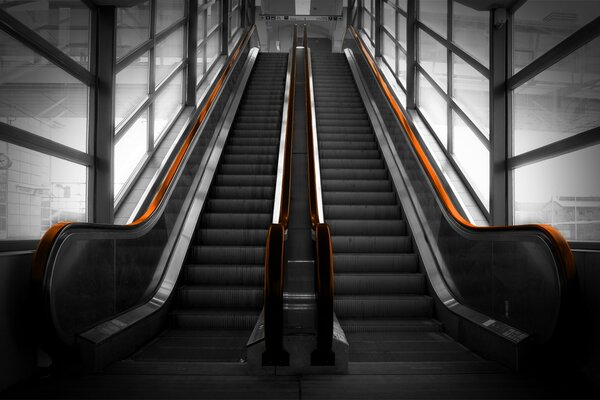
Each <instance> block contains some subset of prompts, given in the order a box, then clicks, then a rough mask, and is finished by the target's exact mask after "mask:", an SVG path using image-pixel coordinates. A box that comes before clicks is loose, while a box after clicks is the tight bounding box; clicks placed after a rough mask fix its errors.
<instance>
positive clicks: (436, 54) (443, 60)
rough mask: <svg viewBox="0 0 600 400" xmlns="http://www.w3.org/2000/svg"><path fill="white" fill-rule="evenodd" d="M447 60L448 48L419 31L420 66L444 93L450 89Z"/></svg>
mask: <svg viewBox="0 0 600 400" xmlns="http://www.w3.org/2000/svg"><path fill="white" fill-rule="evenodd" d="M447 58H448V51H447V49H446V47H444V46H443V45H442V44H441V43H440V42H438V41H437V40H435V39H434V38H432V37H431V36H429V35H428V34H427V33H425V31H423V30H421V29H419V64H420V65H421V67H423V69H425V71H427V73H429V75H431V77H432V78H433V79H434V80H435V81H436V82H437V84H438V85H440V87H441V88H442V89H444V91H446V90H447V87H448V66H447Z"/></svg>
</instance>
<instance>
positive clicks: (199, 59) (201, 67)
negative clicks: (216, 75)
mask: <svg viewBox="0 0 600 400" xmlns="http://www.w3.org/2000/svg"><path fill="white" fill-rule="evenodd" d="M204 47H205V45H204V44H201V45H200V47H198V51H197V53H196V84H198V83H200V81H201V80H202V78H203V77H204V74H205V73H206V69H205V66H206V59H205V56H204Z"/></svg>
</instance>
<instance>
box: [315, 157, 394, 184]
mask: <svg viewBox="0 0 600 400" xmlns="http://www.w3.org/2000/svg"><path fill="white" fill-rule="evenodd" d="M319 164H320V165H321V169H322V170H323V169H384V168H385V164H384V162H383V160H382V159H370V160H345V159H343V158H328V159H324V158H322V159H321V160H319ZM321 175H323V174H322V173H321ZM384 175H385V176H386V177H387V173H386V174H384ZM369 179H370V178H369Z"/></svg>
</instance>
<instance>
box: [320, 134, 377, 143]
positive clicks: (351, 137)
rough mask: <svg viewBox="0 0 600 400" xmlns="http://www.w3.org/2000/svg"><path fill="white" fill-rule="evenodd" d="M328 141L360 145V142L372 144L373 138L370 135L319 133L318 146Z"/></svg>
mask: <svg viewBox="0 0 600 400" xmlns="http://www.w3.org/2000/svg"><path fill="white" fill-rule="evenodd" d="M328 141H332V142H337V141H341V142H348V143H362V142H373V143H375V138H374V137H373V135H371V134H370V133H320V134H319V146H321V144H325V143H326V142H328Z"/></svg>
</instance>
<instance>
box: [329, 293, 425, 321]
mask: <svg viewBox="0 0 600 400" xmlns="http://www.w3.org/2000/svg"><path fill="white" fill-rule="evenodd" d="M334 309H335V313H336V314H337V316H338V317H339V318H417V317H421V318H422V317H431V315H432V309H433V300H432V298H431V297H429V296H395V295H357V294H353V295H352V296H347V295H338V296H335V300H334Z"/></svg>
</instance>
